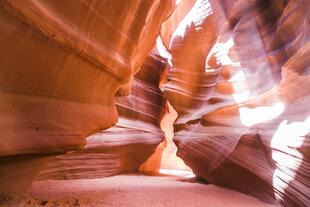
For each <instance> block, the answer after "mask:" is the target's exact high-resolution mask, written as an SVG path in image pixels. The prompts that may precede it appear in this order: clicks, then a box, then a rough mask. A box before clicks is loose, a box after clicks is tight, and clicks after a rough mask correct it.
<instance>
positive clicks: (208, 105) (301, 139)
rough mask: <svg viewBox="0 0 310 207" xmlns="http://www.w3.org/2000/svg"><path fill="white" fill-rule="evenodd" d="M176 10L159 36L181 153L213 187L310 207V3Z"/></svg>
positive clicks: (229, 0) (226, 0)
mask: <svg viewBox="0 0 310 207" xmlns="http://www.w3.org/2000/svg"><path fill="white" fill-rule="evenodd" d="M187 2H190V1H187ZM179 5H180V9H179V10H178V8H177V9H176V10H175V13H174V14H173V15H172V16H171V17H173V18H170V19H168V20H167V22H165V24H164V25H165V26H166V27H167V28H164V31H163V32H162V36H163V37H162V39H163V42H164V44H165V45H166V47H167V48H168V50H169V51H170V53H171V68H170V70H169V73H168V83H167V84H166V86H165V88H164V93H165V96H166V98H167V99H168V100H169V101H170V103H171V104H172V106H173V107H174V108H175V109H176V111H177V112H178V114H179V116H178V119H177V120H176V122H175V137H174V141H175V143H176V144H177V146H178V149H179V150H178V155H179V156H180V157H181V158H182V159H183V160H184V161H185V163H186V164H187V165H188V166H190V167H191V168H192V169H193V171H194V172H195V174H196V175H198V176H200V177H203V178H205V179H206V180H207V181H208V182H210V183H214V184H218V185H223V186H227V187H231V188H235V189H238V190H240V191H243V192H245V193H248V194H251V195H254V196H256V197H258V198H260V199H262V200H264V201H267V202H280V203H281V204H282V205H286V206H309V205H310V197H309V195H310V188H309V184H310V181H309V173H310V171H309V169H310V168H309V161H308V160H309V140H310V139H309V132H310V121H309V120H310V109H309V107H308V105H309V103H310V96H309V87H310V79H309V72H310V59H309V58H308V57H309V53H310V42H309V41H308V39H309V38H310V34H309V31H310V30H309V26H310V24H309V23H310V22H309V21H310V19H309V17H310V2H309V1H306V0H299V1H281V0H280V1H278V0H274V1H261V0H255V1H246V0H244V1H243V0H240V1H233V0H222V1H206V0H199V1H196V2H195V3H192V4H191V7H190V9H185V8H186V6H184V4H182V3H181V4H179ZM176 12H179V13H178V14H176Z"/></svg>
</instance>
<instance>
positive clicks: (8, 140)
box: [0, 0, 172, 191]
mask: <svg viewBox="0 0 310 207" xmlns="http://www.w3.org/2000/svg"><path fill="white" fill-rule="evenodd" d="M171 9H172V1H166V0H164V1H157V0H156V1H155V0H154V1H152V0H151V1H139V0H137V1H118V0H109V1H101V0H97V1H83V0H81V1H76V0H68V1H53V0H44V1H43V0H42V1H41V0H29V1H19V0H12V1H11V0H10V1H6V0H4V1H1V3H0V27H1V31H2V33H1V35H0V47H1V51H0V62H1V66H0V67H1V70H0V97H1V98H0V111H1V117H0V127H1V132H0V134H1V141H0V156H15V155H18V154H32V153H56V152H57V153H59V152H66V151H71V150H77V149H81V148H82V146H83V145H85V144H86V141H85V137H87V136H89V135H92V134H94V133H95V132H98V131H100V130H102V129H105V128H108V127H111V126H112V125H113V124H115V123H116V122H117V110H116V107H115V94H118V95H123V94H128V93H129V91H130V85H131V80H132V77H133V76H134V75H135V74H136V73H137V72H138V70H139V68H140V66H141V65H142V63H143V61H144V59H145V57H146V56H147V55H148V54H149V52H150V50H151V49H152V48H153V46H154V43H155V40H156V37H157V36H158V33H159V29H160V26H161V23H162V21H163V20H164V19H165V18H166V16H167V15H169V13H170V12H171ZM154 143H155V142H154ZM30 157H31V156H30ZM13 158H14V157H10V158H8V160H12V159H13ZM28 158H29V157H28ZM28 158H27V160H25V162H28V161H29V163H31V162H30V160H31V159H28ZM16 159H17V160H22V159H21V158H20V157H18V158H16ZM36 160H37V159H36ZM0 163H1V164H0V170H4V171H6V170H7V166H8V163H7V162H0ZM41 164H42V165H43V162H42V163H41ZM36 166H39V165H38V163H37V164H36ZM41 167H42V166H41ZM38 169H39V168H38ZM22 170H26V169H22ZM36 172H37V170H34V171H33V173H31V176H30V173H28V174H27V176H28V175H29V176H28V177H27V178H26V174H24V176H23V173H20V174H19V175H21V179H28V180H29V179H30V177H33V176H34V175H35V174H36ZM2 178H3V179H1V181H0V189H1V191H2V190H7V188H2V185H4V181H5V182H11V181H13V180H14V179H15V180H14V182H15V183H18V182H23V181H18V178H17V176H15V177H14V179H12V177H10V178H8V179H5V178H6V177H5V176H4V177H2ZM13 185H14V184H12V186H13ZM5 186H7V185H5ZM15 187H16V188H18V186H15ZM12 189H13V188H12Z"/></svg>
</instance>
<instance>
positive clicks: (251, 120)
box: [239, 103, 284, 126]
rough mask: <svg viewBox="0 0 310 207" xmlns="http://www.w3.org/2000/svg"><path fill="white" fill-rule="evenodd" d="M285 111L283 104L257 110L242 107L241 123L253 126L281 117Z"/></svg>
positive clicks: (257, 108)
mask: <svg viewBox="0 0 310 207" xmlns="http://www.w3.org/2000/svg"><path fill="white" fill-rule="evenodd" d="M283 111H284V104H283V103H276V104H274V105H272V106H261V107H256V108H247V107H241V108H240V109H239V112H240V120H241V123H242V124H243V125H245V126H252V125H254V124H258V123H262V122H265V121H269V120H272V119H274V118H276V117H277V116H279V115H280V114H281V113H282V112H283Z"/></svg>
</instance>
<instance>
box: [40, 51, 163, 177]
mask: <svg viewBox="0 0 310 207" xmlns="http://www.w3.org/2000/svg"><path fill="white" fill-rule="evenodd" d="M165 67H166V62H165V60H163V59H161V58H160V57H158V56H156V55H151V56H148V57H147V58H146V60H145V63H144V64H143V66H142V67H141V69H140V71H139V72H138V74H137V75H136V76H135V78H134V81H133V85H132V90H131V94H130V95H129V96H127V97H117V98H116V108H117V110H118V116H119V117H118V122H117V123H116V125H115V126H113V127H111V128H109V129H106V130H102V131H101V132H98V133H96V134H94V135H91V136H89V137H88V138H87V139H86V145H85V148H84V149H82V150H79V151H75V152H71V153H67V154H65V155H61V156H58V157H56V158H55V159H54V160H53V161H51V162H50V163H49V164H48V165H47V166H46V167H45V168H44V169H43V170H42V172H40V174H39V176H38V178H37V179H77V178H80V179H81V178H96V177H105V176H111V175H116V174H120V173H126V172H137V171H138V169H139V167H140V165H141V164H142V163H143V162H145V161H146V160H147V158H148V157H150V156H151V155H152V153H154V151H155V149H156V147H157V145H158V144H159V143H160V142H162V141H163V140H164V138H165V136H164V133H163V132H162V131H161V129H160V121H161V118H162V116H163V115H164V113H165V111H166V100H165V99H164V98H163V95H162V92H161V90H160V89H159V80H160V77H161V73H162V72H163V71H164V69H165ZM158 165H160V162H159V163H158ZM153 167H154V168H156V166H153Z"/></svg>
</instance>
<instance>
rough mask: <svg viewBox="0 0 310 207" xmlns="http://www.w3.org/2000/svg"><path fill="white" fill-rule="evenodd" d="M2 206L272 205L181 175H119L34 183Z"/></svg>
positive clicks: (147, 206)
mask: <svg viewBox="0 0 310 207" xmlns="http://www.w3.org/2000/svg"><path fill="white" fill-rule="evenodd" d="M0 206H13V207H15V206H45V207H47V206H48V207H51V206H53V207H54V206H55V207H56V206H65V207H71V206H85V207H89V206H94V207H96V206H99V207H100V206H112V207H125V206H126V207H138V206H139V207H144V206H145V207H161V206H167V207H172V206H184V207H185V206H186V207H187V206H195V207H206V206H212V207H224V206H227V207H233V206H235V207H241V206H246V207H249V206H261V207H263V206H264V207H265V206H272V205H268V204H266V203H263V202H261V201H259V200H257V199H255V198H253V197H250V196H247V195H245V194H242V193H239V192H236V191H233V190H229V189H225V188H221V187H217V186H214V185H208V184H201V183H199V182H193V179H189V178H184V177H179V176H146V175H139V174H127V175H119V176H114V177H108V178H101V179H80V180H47V181H39V182H35V183H34V184H33V185H32V188H31V189H30V190H29V192H28V196H27V197H22V196H11V197H8V198H2V204H0Z"/></svg>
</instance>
